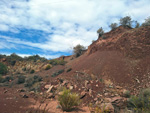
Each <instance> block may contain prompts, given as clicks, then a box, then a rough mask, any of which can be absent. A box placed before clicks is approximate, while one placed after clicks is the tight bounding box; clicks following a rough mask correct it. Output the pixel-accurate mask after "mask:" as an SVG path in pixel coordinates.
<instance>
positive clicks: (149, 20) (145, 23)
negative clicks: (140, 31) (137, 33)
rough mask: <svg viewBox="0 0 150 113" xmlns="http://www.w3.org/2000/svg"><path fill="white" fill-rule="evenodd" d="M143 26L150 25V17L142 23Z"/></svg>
mask: <svg viewBox="0 0 150 113" xmlns="http://www.w3.org/2000/svg"><path fill="white" fill-rule="evenodd" d="M142 26H150V17H148V18H147V19H145V22H144V23H143V24H142Z"/></svg>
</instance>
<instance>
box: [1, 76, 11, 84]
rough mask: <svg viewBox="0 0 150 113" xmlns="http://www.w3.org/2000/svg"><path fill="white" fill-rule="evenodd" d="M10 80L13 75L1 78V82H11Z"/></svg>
mask: <svg viewBox="0 0 150 113" xmlns="http://www.w3.org/2000/svg"><path fill="white" fill-rule="evenodd" d="M12 80H14V77H13V76H11V75H10V76H6V77H5V78H3V79H2V81H1V82H2V83H4V82H11V81H12Z"/></svg>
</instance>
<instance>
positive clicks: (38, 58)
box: [24, 55, 47, 62]
mask: <svg viewBox="0 0 150 113" xmlns="http://www.w3.org/2000/svg"><path fill="white" fill-rule="evenodd" d="M24 59H25V60H27V61H34V62H36V61H38V60H40V61H42V62H45V61H47V59H46V58H44V57H40V56H39V55H33V56H29V57H25V58H24Z"/></svg>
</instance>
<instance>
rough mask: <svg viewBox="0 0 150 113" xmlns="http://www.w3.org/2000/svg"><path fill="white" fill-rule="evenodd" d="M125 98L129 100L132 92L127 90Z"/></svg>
mask: <svg viewBox="0 0 150 113" xmlns="http://www.w3.org/2000/svg"><path fill="white" fill-rule="evenodd" d="M123 96H124V97H126V98H129V97H130V96H131V92H130V91H128V90H127V91H125V92H124V94H123Z"/></svg>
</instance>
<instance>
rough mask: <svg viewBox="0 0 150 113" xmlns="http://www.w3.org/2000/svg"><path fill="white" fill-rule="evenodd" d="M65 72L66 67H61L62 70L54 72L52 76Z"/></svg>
mask: <svg viewBox="0 0 150 113" xmlns="http://www.w3.org/2000/svg"><path fill="white" fill-rule="evenodd" d="M63 72H64V69H61V70H59V71H58V72H55V73H53V74H52V75H51V77H56V76H58V75H60V74H61V73H63Z"/></svg>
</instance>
